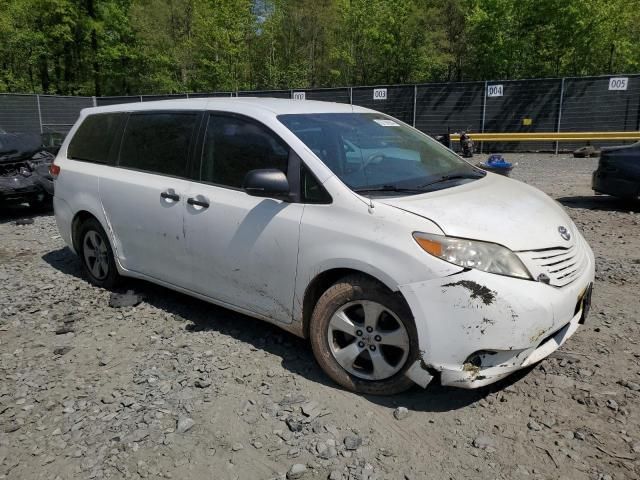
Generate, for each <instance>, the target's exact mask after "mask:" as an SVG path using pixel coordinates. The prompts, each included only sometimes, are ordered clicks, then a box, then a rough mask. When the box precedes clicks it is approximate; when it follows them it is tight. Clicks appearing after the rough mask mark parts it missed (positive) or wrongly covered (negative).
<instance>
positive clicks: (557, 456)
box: [0, 154, 640, 480]
mask: <svg viewBox="0 0 640 480" xmlns="http://www.w3.org/2000/svg"><path fill="white" fill-rule="evenodd" d="M507 158H508V159H509V160H511V161H514V162H518V164H519V165H518V166H517V167H516V169H515V170H514V175H513V176H514V177H515V178H517V179H520V180H523V181H525V182H527V183H531V184H533V185H535V186H537V187H539V188H541V189H542V190H544V191H545V192H547V193H548V194H550V195H551V196H552V197H554V198H555V199H557V200H558V201H559V202H560V203H561V204H563V205H564V207H565V208H566V209H567V211H568V212H569V214H570V215H571V217H572V218H573V219H574V220H575V222H576V224H577V225H578V226H579V227H580V228H581V229H582V231H583V232H584V234H585V236H586V238H587V240H588V241H589V243H590V244H591V246H592V248H593V249H594V252H595V254H596V257H597V262H598V265H597V280H596V286H595V291H594V297H593V309H592V312H591V315H590V318H589V320H588V322H587V324H586V325H585V326H584V327H583V328H581V329H580V330H578V332H577V333H576V335H575V336H574V337H573V338H572V339H571V340H570V341H569V342H568V343H567V344H566V345H565V346H564V348H562V349H561V350H560V351H558V352H556V353H555V354H554V355H553V356H552V357H551V358H548V359H546V360H544V361H543V362H541V363H540V364H539V365H537V366H535V367H534V368H532V369H530V370H528V371H524V372H521V373H519V374H517V375H516V376H513V377H511V378H510V379H508V380H506V381H503V382H501V383H499V384H496V385H493V386H491V387H488V388H484V389H480V390H475V391H466V390H459V389H454V388H443V387H440V386H438V385H430V386H429V387H428V388H427V390H426V391H425V390H421V389H419V388H416V389H415V390H412V391H410V392H408V393H406V394H403V395H398V396H395V397H390V398H388V397H385V398H379V397H366V396H362V395H355V394H351V393H348V392H345V391H343V390H341V389H340V388H338V387H337V386H336V385H334V384H332V383H331V382H330V381H329V380H328V379H327V378H326V377H325V376H324V375H323V374H322V372H321V371H320V369H319V368H318V366H317V365H316V363H315V362H314V360H313V357H312V354H311V351H310V347H309V346H308V344H307V343H306V342H305V341H303V340H300V339H298V338H296V337H293V336H292V335H289V334H287V333H284V332H281V331H279V330H278V329H277V328H275V327H272V326H269V325H267V324H265V323H262V322H259V321H256V320H253V319H251V318H248V317H244V316H242V315H238V314H236V313H233V312H230V311H227V310H224V309H220V308H216V307H214V306H211V305H208V304H206V303H204V302H201V301H198V300H195V299H192V298H190V297H187V296H184V295H180V294H177V293H174V292H172V291H169V290H166V289H164V288H160V287H156V286H153V285H151V284H148V283H145V282H139V281H129V282H128V284H127V285H126V286H125V289H124V290H122V291H121V292H120V293H123V292H125V291H126V289H131V290H133V291H134V292H135V295H134V296H133V298H127V297H125V298H120V300H124V301H125V302H126V301H128V300H131V301H132V303H136V296H139V297H140V299H141V302H140V303H139V304H138V305H135V306H123V307H120V308H116V307H113V306H110V304H109V303H110V297H111V293H112V292H108V291H105V290H101V289H98V288H94V287H92V286H91V285H89V284H88V283H87V282H86V281H85V280H83V279H82V277H81V274H80V264H79V261H78V260H77V259H76V258H75V257H74V255H72V254H71V253H70V251H69V250H67V249H65V248H64V245H63V242H62V240H61V239H60V237H59V235H58V232H57V230H56V227H55V222H54V219H53V217H51V216H36V217H33V219H34V223H33V224H29V225H21V226H17V225H16V220H17V219H21V218H24V216H26V215H28V210H27V209H26V208H20V207H17V208H13V209H10V210H5V211H3V212H0V354H1V362H0V479H4V478H11V479H14V478H15V479H18V478H20V479H70V478H78V479H100V478H134V479H137V478H177V479H186V478H190V479H271V478H291V479H293V478H304V479H325V478H331V479H423V478H426V479H444V478H452V479H461V478H473V479H484V478H487V479H520V478H522V479H538V478H540V479H543V478H544V479H547V478H554V479H555V478H565V479H594V480H606V479H633V478H640V464H639V463H638V459H640V428H639V423H640V416H639V413H638V406H639V405H640V402H639V401H638V399H639V397H640V347H639V346H638V341H639V335H638V333H639V323H640V315H639V313H640V295H639V292H640V289H639V285H640V235H639V233H640V208H639V207H638V206H637V205H630V204H626V205H625V204H623V203H621V202H619V201H617V200H615V199H612V198H609V197H600V196H593V192H592V191H591V190H590V187H589V185H590V173H591V171H592V170H593V169H594V168H595V164H596V161H595V160H592V159H586V160H585V159H573V158H569V157H566V156H560V157H553V156H551V155H524V154H523V155H520V154H518V155H508V156H507ZM508 201H509V199H508V198H505V202H508ZM398 407H405V408H406V410H405V408H398ZM394 412H395V414H394Z"/></svg>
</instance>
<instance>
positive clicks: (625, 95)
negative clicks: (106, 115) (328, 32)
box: [0, 74, 640, 152]
mask: <svg viewBox="0 0 640 480" xmlns="http://www.w3.org/2000/svg"><path fill="white" fill-rule="evenodd" d="M204 97H275V98H291V99H297V100H321V101H329V102H340V103H347V104H353V105H360V106H363V107H367V108H372V109H374V110H379V111H381V112H384V113H387V114H389V115H392V116H394V117H396V118H398V119H400V120H402V121H403V122H405V123H408V124H410V125H413V126H415V127H416V128H418V129H419V130H421V131H423V132H425V133H427V134H429V135H433V136H435V135H440V134H445V133H449V132H450V133H454V132H459V131H461V130H466V131H470V132H471V133H472V136H473V132H491V133H509V132H514V133H515V132H531V133H537V132H539V133H542V132H607V131H638V130H640V74H635V75H620V76H615V77H611V76H606V77H580V78H555V79H536V80H505V81H490V82H459V83H431V84H419V85H381V86H375V87H343V88H317V89H300V90H260V91H238V92H203V93H185V94H172V95H135V96H118V97H98V98H96V97H62V96H51V95H12V94H0V129H4V130H5V131H13V132H31V133H37V132H40V133H42V134H45V135H46V134H53V133H55V134H58V135H60V136H63V135H64V134H66V133H67V132H68V130H69V128H71V126H72V125H73V123H74V122H75V120H76V118H77V116H78V114H79V112H80V110H81V109H82V108H86V107H91V106H102V105H115V104H122V103H130V102H148V101H154V100H169V99H180V98H204ZM592 143H593V144H594V145H597V146H602V145H607V144H611V142H606V141H594V142H592ZM615 143H621V142H615ZM583 144H584V143H574V142H570V143H567V142H561V143H558V142H549V141H546V142H508V143H507V142H491V143H487V144H486V145H481V146H480V148H482V149H484V151H500V152H507V151H556V152H557V151H558V149H560V150H566V149H575V148H577V147H578V146H580V145H583Z"/></svg>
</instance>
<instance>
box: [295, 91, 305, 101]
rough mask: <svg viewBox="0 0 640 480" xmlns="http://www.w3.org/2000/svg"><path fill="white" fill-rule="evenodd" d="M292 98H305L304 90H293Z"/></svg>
mask: <svg viewBox="0 0 640 480" xmlns="http://www.w3.org/2000/svg"><path fill="white" fill-rule="evenodd" d="M293 99H294V100H306V99H307V95H306V92H293Z"/></svg>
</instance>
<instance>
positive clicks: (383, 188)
mask: <svg viewBox="0 0 640 480" xmlns="http://www.w3.org/2000/svg"><path fill="white" fill-rule="evenodd" d="M353 191H354V192H356V193H367V192H412V193H416V192H417V193H422V192H424V190H422V189H421V188H404V187H398V186H396V185H382V186H379V187H362V188H354V189H353Z"/></svg>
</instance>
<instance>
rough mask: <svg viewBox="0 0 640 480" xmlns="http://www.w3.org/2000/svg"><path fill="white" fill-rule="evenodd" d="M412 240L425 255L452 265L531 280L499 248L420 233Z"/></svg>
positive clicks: (508, 252)
mask: <svg viewBox="0 0 640 480" xmlns="http://www.w3.org/2000/svg"><path fill="white" fill-rule="evenodd" d="M413 238H414V239H415V241H416V242H418V245H420V247H422V249H423V250H424V251H425V252H427V253H430V254H431V255H433V256H434V257H438V258H441V259H442V260H445V261H447V262H450V263H453V264H454V265H458V266H460V267H463V268H475V269H477V270H482V271H483V272H489V273H497V274H499V275H508V276H510V277H517V278H526V279H531V274H530V273H529V271H528V270H527V268H526V267H525V266H524V265H523V263H522V262H521V261H520V259H519V258H518V257H517V255H516V254H515V253H513V252H512V251H511V250H509V249H508V248H506V247H503V246H502V245H498V244H496V243H489V242H480V241H477V240H467V239H464V238H456V237H447V236H445V235H434V234H431V233H420V232H415V233H414V234H413Z"/></svg>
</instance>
